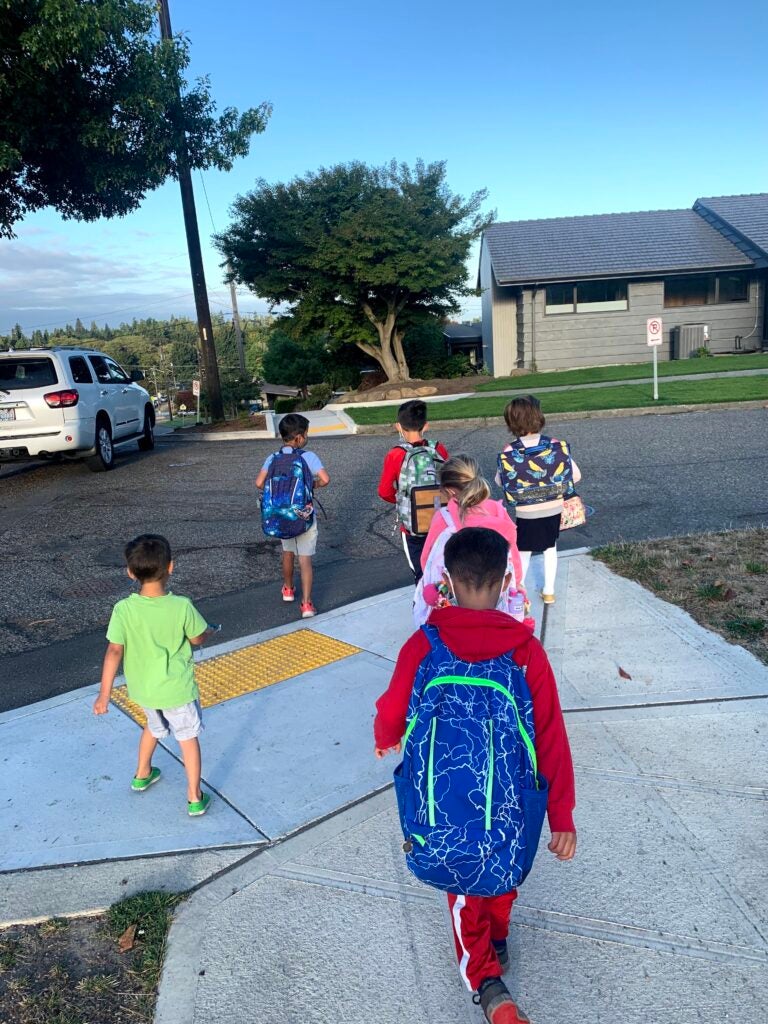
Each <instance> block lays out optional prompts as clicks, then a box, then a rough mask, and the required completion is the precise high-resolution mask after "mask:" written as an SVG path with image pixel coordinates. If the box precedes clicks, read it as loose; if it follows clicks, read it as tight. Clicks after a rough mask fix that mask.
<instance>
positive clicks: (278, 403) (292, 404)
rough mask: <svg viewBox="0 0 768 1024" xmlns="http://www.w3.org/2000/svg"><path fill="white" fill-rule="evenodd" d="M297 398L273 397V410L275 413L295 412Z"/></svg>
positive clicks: (297, 402) (297, 403)
mask: <svg viewBox="0 0 768 1024" xmlns="http://www.w3.org/2000/svg"><path fill="white" fill-rule="evenodd" d="M298 405H299V400H298V398H276V399H275V412H277V413H281V414H282V413H288V412H296V409H297V408H298Z"/></svg>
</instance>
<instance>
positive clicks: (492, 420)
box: [347, 398, 768, 434]
mask: <svg viewBox="0 0 768 1024" xmlns="http://www.w3.org/2000/svg"><path fill="white" fill-rule="evenodd" d="M347 408H349V406H348V407H347ZM721 409H724V410H728V409H768V400H766V399H763V398H758V399H750V400H749V401H746V402H702V403H701V404H700V405H666V406H664V407H663V408H660V409H656V408H654V407H653V406H641V407H640V408H638V409H592V410H589V411H586V412H553V413H550V415H549V417H548V418H549V419H550V420H557V421H558V422H564V423H567V422H569V421H571V420H591V419H597V420H602V419H624V418H625V417H628V416H664V415H679V414H681V413H686V412H715V411H717V410H721ZM501 420H502V414H501V413H499V414H498V415H497V416H473V417H467V418H465V419H455V420H434V422H433V423H432V427H433V429H440V430H447V429H451V428H453V427H498V426H499V423H500V421H501ZM357 433H358V434H391V433H392V424H391V423H367V424H366V423H358V424H357Z"/></svg>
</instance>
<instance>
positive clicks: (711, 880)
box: [520, 774, 761, 947]
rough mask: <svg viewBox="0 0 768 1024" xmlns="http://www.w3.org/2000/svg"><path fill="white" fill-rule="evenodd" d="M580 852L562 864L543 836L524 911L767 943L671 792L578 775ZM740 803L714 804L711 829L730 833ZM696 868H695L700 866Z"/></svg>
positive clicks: (711, 939) (703, 937) (744, 942)
mask: <svg viewBox="0 0 768 1024" xmlns="http://www.w3.org/2000/svg"><path fill="white" fill-rule="evenodd" d="M577 792H578V807H577V813H576V825H577V829H578V833H579V849H578V853H577V856H576V859H575V860H574V861H572V862H571V863H568V864H561V863H560V862H558V861H557V860H556V859H555V858H554V857H553V856H552V855H551V854H550V853H549V851H548V850H547V849H546V840H547V838H548V834H547V832H548V830H547V829H546V828H545V830H544V835H543V836H542V842H541V846H540V848H539V854H538V857H537V860H536V864H535V866H534V869H533V871H532V872H531V874H530V876H529V877H528V879H527V880H526V882H525V884H524V885H523V887H522V888H521V890H520V902H521V904H523V905H525V906H529V907H533V908H535V909H538V910H543V911H548V912H553V913H557V914H564V915H568V916H570V917H572V918H574V919H584V920H591V921H599V922H602V923H603V924H604V926H605V927H606V928H607V929H609V930H611V929H617V928H621V927H630V926H631V927H636V928H641V929H645V930H648V931H653V932H655V933H663V934H667V935H674V936H678V937H680V936H682V937H691V938H694V937H695V938H696V939H699V940H703V941H706V942H708V943H725V944H740V945H744V946H749V947H758V946H760V945H761V942H760V939H759V937H758V935H757V934H756V933H755V929H754V926H753V924H752V923H751V922H750V921H749V920H748V919H747V918H746V917H745V915H744V913H743V912H742V910H741V908H740V906H739V902H738V900H737V899H734V897H733V895H732V894H731V893H730V892H728V891H727V890H726V889H724V888H723V885H722V883H721V881H720V879H719V878H718V877H717V875H718V870H717V869H718V865H717V863H716V862H715V861H714V860H713V859H712V858H711V857H710V856H709V855H708V854H707V851H706V849H705V847H704V846H703V844H702V842H701V840H700V839H698V838H697V836H696V834H694V833H692V832H691V831H690V830H689V829H688V828H687V827H686V826H685V824H684V823H683V822H681V821H680V819H679V818H678V817H677V815H676V814H675V813H674V811H673V810H672V808H670V806H669V805H668V803H667V802H666V800H665V798H664V796H665V794H664V791H660V790H657V789H655V788H654V787H652V786H643V787H638V786H637V785H636V783H634V782H631V781H627V782H619V781H606V780H605V779H603V778H599V777H595V776H589V775H586V776H585V775H583V774H580V775H579V777H578V778H577ZM731 803H732V801H730V800H724V799H723V798H721V799H720V800H718V801H717V803H716V804H714V803H713V804H712V805H711V807H710V812H709V824H708V826H707V828H710V829H711V828H715V826H717V827H720V828H726V827H727V825H728V821H729V817H730V809H731V808H730V804H731ZM694 864H695V865H696V870H692V865H694Z"/></svg>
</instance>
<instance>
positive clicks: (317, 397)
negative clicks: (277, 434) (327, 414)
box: [296, 384, 333, 412]
mask: <svg viewBox="0 0 768 1024" xmlns="http://www.w3.org/2000/svg"><path fill="white" fill-rule="evenodd" d="M332 394H333V389H332V387H331V385H330V384H313V385H312V387H311V388H310V389H309V392H308V394H307V397H306V398H305V399H303V401H301V402H299V404H298V405H297V406H296V411H297V412H311V411H312V410H313V409H322V408H323V406H324V405H327V404H328V402H330V400H331V396H332Z"/></svg>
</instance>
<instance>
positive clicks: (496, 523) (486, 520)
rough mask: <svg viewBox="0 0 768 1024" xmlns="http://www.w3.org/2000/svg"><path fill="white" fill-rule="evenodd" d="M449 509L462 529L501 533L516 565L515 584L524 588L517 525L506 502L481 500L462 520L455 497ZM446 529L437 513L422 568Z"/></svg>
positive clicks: (425, 546)
mask: <svg viewBox="0 0 768 1024" xmlns="http://www.w3.org/2000/svg"><path fill="white" fill-rule="evenodd" d="M448 511H449V512H450V514H451V516H452V517H453V521H454V522H455V523H456V526H457V528H458V529H462V528H463V527H465V526H480V527H484V528H486V529H488V530H495V531H496V533H500V534H501V536H502V537H503V538H504V539H505V540H506V542H507V543H508V544H509V550H510V554H511V556H512V564H513V565H514V567H515V585H516V587H517V589H518V590H521V589H523V588H522V582H521V581H522V579H523V564H522V562H521V561H520V552H519V551H518V550H517V527H516V526H515V524H514V523H513V522H512V520H511V519H510V518H509V516H508V515H507V510H506V509H505V508H504V502H503V501H494V500H493V499H492V498H487V499H486V500H485V501H481V502H480V504H479V505H475V506H474V508H471V509H470V510H469V512H467V514H466V516H465V517H464V520H463V521H462V520H461V519H460V518H459V506H458V503H457V501H456V499H455V498H451V500H450V501H449V502H448ZM445 529H447V526H446V524H445V520H444V519H443V517H442V516H441V515H439V514H438V515H436V516H435V517H434V518H433V519H432V524H431V526H430V527H429V533H428V534H427V539H426V541H425V542H424V550H423V551H422V553H421V568H422V569H426V567H427V559H428V558H429V553H430V551H431V550H432V547H433V545H434V543H435V541H436V540H437V538H438V537H439V536H440V534H441V533H442V532H443V530H445Z"/></svg>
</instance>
